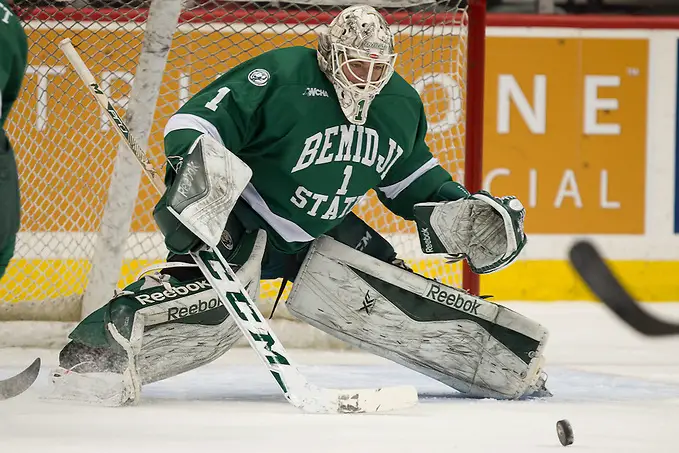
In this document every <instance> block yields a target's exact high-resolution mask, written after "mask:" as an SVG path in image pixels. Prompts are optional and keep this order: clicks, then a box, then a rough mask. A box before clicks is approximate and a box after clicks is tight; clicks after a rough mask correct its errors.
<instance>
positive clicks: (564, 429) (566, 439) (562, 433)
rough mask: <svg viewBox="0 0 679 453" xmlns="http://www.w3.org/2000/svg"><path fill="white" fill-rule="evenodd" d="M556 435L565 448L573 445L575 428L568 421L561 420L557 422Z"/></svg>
mask: <svg viewBox="0 0 679 453" xmlns="http://www.w3.org/2000/svg"><path fill="white" fill-rule="evenodd" d="M556 434H557V436H559V442H561V445H563V446H564V447H567V446H569V445H570V444H572V443H573V427H572V426H571V424H570V423H569V422H568V420H559V421H558V422H556Z"/></svg>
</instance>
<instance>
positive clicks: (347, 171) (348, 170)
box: [335, 165, 354, 195]
mask: <svg viewBox="0 0 679 453" xmlns="http://www.w3.org/2000/svg"><path fill="white" fill-rule="evenodd" d="M353 171H354V167H352V166H351V165H347V166H346V167H344V179H343V180H342V185H341V186H340V188H339V189H337V192H335V195H346V194H347V188H348V187H349V180H350V179H351V173H353Z"/></svg>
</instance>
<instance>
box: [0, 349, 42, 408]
mask: <svg viewBox="0 0 679 453" xmlns="http://www.w3.org/2000/svg"><path fill="white" fill-rule="evenodd" d="M38 374H40V359H39V358H37V359H35V360H34V361H33V363H31V364H30V365H29V366H28V368H26V369H25V370H24V371H22V372H21V373H19V374H17V375H16V376H12V377H11V378H8V379H5V380H0V400H6V399H9V398H14V397H15V396H17V395H21V394H22V393H24V392H25V391H26V390H28V388H29V387H30V386H31V385H33V383H34V382H35V380H36V379H37V378H38Z"/></svg>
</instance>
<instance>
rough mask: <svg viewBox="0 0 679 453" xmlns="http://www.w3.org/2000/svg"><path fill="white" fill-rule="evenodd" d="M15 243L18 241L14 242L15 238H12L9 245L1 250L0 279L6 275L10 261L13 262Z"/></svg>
mask: <svg viewBox="0 0 679 453" xmlns="http://www.w3.org/2000/svg"><path fill="white" fill-rule="evenodd" d="M15 243H16V241H15V240H14V237H11V238H10V240H9V241H8V243H7V244H5V246H4V247H2V248H0V279H2V276H3V275H5V271H6V270H7V266H8V265H9V260H11V259H12V256H13V255H14V245H15Z"/></svg>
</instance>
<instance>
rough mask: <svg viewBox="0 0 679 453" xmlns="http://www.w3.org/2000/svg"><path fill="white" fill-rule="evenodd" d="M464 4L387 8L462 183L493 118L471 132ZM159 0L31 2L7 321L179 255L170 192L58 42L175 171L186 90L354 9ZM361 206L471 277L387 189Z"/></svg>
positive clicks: (95, 301)
mask: <svg viewBox="0 0 679 453" xmlns="http://www.w3.org/2000/svg"><path fill="white" fill-rule="evenodd" d="M456 1H457V0H456ZM456 1H453V2H451V1H440V0H436V1H432V2H427V3H424V4H419V5H412V3H411V2H405V1H401V2H399V1H393V2H390V3H389V5H390V6H392V7H389V8H386V9H385V8H382V9H381V11H382V12H383V13H384V14H385V16H386V17H387V19H388V21H389V23H390V24H391V26H392V28H393V30H394V31H395V32H396V50H397V52H398V53H399V57H398V60H397V67H396V69H397V71H398V72H399V73H400V74H402V75H403V76H404V77H405V79H406V80H408V81H409V82H411V83H412V84H413V85H414V86H415V88H416V89H417V90H418V92H419V93H420V95H421V97H422V99H423V100H424V104H425V107H426V113H427V116H428V119H429V134H428V143H429V145H430V147H431V149H432V151H433V152H434V153H435V155H436V156H437V157H438V158H439V160H440V161H441V162H442V164H443V165H444V166H445V167H446V168H447V169H448V170H450V171H451V173H452V174H453V175H454V177H455V179H457V180H459V181H460V182H462V181H464V178H465V164H466V165H467V167H468V168H469V165H470V164H471V163H473V162H472V161H471V160H470V159H471V158H468V159H465V155H466V154H467V155H470V153H469V151H467V153H465V141H466V140H465V138H466V136H467V135H468V134H469V133H470V131H469V130H467V129H469V128H470V127H478V128H480V127H481V125H480V124H477V125H473V124H472V126H466V123H468V122H467V121H466V119H467V115H466V110H467V109H466V101H467V98H468V97H469V88H468V78H467V66H468V65H467V62H468V61H469V58H470V57H469V56H468V48H469V43H470V39H469V24H470V22H472V21H473V20H474V17H473V15H471V14H468V10H467V6H466V3H461V4H457V3H456ZM155 3H157V5H156V4H155ZM155 3H153V2H151V3H149V2H146V1H140V0H73V1H57V0H23V1H19V2H17V5H16V9H17V10H18V12H19V15H20V16H21V18H22V19H23V20H24V21H25V28H26V32H27V35H28V40H29V68H28V73H27V75H26V79H25V83H24V89H23V93H22V95H21V98H20V99H19V100H18V101H17V103H16V105H15V108H14V110H13V113H12V115H11V117H10V119H9V124H8V135H9V137H10V139H11V141H12V143H13V146H14V149H15V151H16V156H17V161H18V167H19V173H20V184H21V198H22V205H21V206H22V218H21V220H22V226H21V231H20V233H19V236H18V241H17V249H16V253H15V256H14V259H13V260H12V261H11V263H10V266H9V268H8V271H7V274H6V275H5V277H4V278H3V279H2V281H1V282H0V320H17V319H29V320H34V321H35V320H46V321H71V322H74V321H77V320H79V319H81V317H82V316H83V315H85V314H87V313H90V312H91V311H92V310H94V309H96V308H97V307H99V306H101V305H102V304H103V303H105V302H106V301H107V300H108V299H109V298H110V296H111V295H112V294H113V289H114V288H115V287H122V286H123V285H125V284H126V283H129V282H131V281H133V280H134V279H135V277H136V275H137V274H138V273H139V271H140V270H141V269H142V268H144V267H145V266H147V265H149V264H151V263H155V262H160V261H162V260H163V259H164V257H165V255H166V253H167V250H166V249H165V247H164V245H163V240H162V236H161V235H160V234H159V233H158V230H157V228H156V225H155V224H154V221H153V217H152V215H151V212H152V209H153V206H154V204H155V203H156V201H157V199H158V195H157V194H156V192H155V191H154V190H153V188H152V187H151V185H150V184H149V182H148V181H147V180H145V178H143V177H141V175H140V172H139V170H138V169H137V168H136V165H137V164H136V163H134V162H131V161H130V160H129V159H125V158H124V156H125V154H124V152H122V154H121V155H120V156H119V155H118V154H119V153H118V140H117V138H116V135H115V132H114V131H113V130H112V128H111V127H110V125H109V124H108V122H107V119H106V117H105V116H104V115H103V113H102V111H101V110H100V109H99V107H98V106H97V105H96V104H95V102H94V101H93V100H92V99H91V97H90V95H89V94H88V93H87V91H86V89H85V88H84V86H83V85H82V82H81V81H80V80H79V79H78V78H77V76H76V74H75V73H74V71H73V70H72V68H71V67H70V66H69V64H68V62H67V61H66V59H65V57H64V56H63V54H62V53H61V52H60V51H59V49H58V46H57V45H58V43H59V41H60V40H62V39H63V38H70V39H71V40H72V42H73V43H74V45H75V46H76V47H77V49H78V51H79V52H80V53H81V55H82V57H83V59H84V60H85V62H86V63H87V65H88V66H89V68H90V69H91V71H92V73H93V74H94V75H95V77H96V78H97V79H98V81H99V82H100V86H101V88H102V89H103V90H104V91H105V92H106V94H107V95H108V96H109V97H110V98H111V99H112V100H113V101H114V103H115V107H116V108H117V109H118V110H119V112H121V113H123V112H124V113H125V117H126V120H127V122H128V123H129V125H130V127H131V129H132V130H133V131H134V132H135V133H136V134H137V135H138V136H139V137H141V138H142V140H141V141H142V142H143V141H144V140H145V139H146V138H147V137H148V148H149V151H150V155H151V156H152V160H153V162H154V164H155V165H156V166H157V167H159V168H162V167H164V159H163V150H162V133H163V128H164V126H165V123H166V121H167V119H168V118H169V117H170V115H172V114H173V113H174V112H175V111H176V110H177V109H178V108H179V107H180V106H181V105H182V104H183V103H184V102H185V101H186V100H187V99H189V98H190V97H191V96H192V95H193V94H194V93H196V92H197V91H198V90H199V89H201V88H202V87H204V86H205V85H206V84H208V83H209V82H211V81H212V80H214V79H215V78H216V77H217V76H218V75H220V74H221V73H223V72H225V71H227V70H228V69H229V68H232V67H234V66H236V65H237V64H239V63H240V62H243V61H244V60H246V59H248V58H250V57H253V56H255V55H258V54H260V53H262V52H265V51H267V50H270V49H274V48H279V47H284V46H292V45H301V46H308V47H314V46H315V40H316V33H317V32H318V31H319V30H322V29H323V28H324V27H326V26H327V24H328V23H329V22H330V21H331V20H332V18H333V17H334V16H335V15H336V14H337V12H338V11H339V9H338V7H339V6H340V5H339V4H337V3H335V4H334V5H325V4H318V2H313V4H303V3H295V4H291V3H275V4H271V3H266V4H264V3H255V2H221V1H219V2H217V1H214V0H205V1H202V0H189V1H185V2H182V1H180V0H162V1H160V0H156V2H155ZM321 3H323V2H321ZM399 4H401V5H405V6H398V5H399ZM409 5H412V6H409ZM341 6H344V5H341ZM168 48H169V53H168V52H166V51H167V49H168ZM166 53H167V58H165V54H166ZM482 83H483V82H482V81H481V84H482ZM476 102H482V100H477V101H476ZM154 107H155V108H154ZM479 123H480V121H479ZM467 177H468V178H469V174H468V175H467ZM355 210H356V212H357V213H358V214H359V215H360V216H361V217H363V218H364V219H365V220H367V221H368V223H370V224H371V225H372V226H373V227H374V228H376V229H377V230H378V231H380V232H381V233H383V234H385V235H386V236H387V237H389V238H390V239H391V240H392V242H393V244H394V245H395V247H396V249H397V251H398V252H399V254H400V255H401V256H402V257H403V258H405V259H406V260H407V261H408V263H409V264H410V265H411V266H413V267H414V268H415V269H416V270H417V271H419V272H421V273H423V274H425V275H427V276H430V277H436V278H440V279H442V280H443V281H445V282H447V283H452V284H456V285H462V272H461V267H460V265H459V264H456V265H451V264H446V263H445V261H444V259H443V258H442V257H441V258H439V257H437V258H432V257H431V256H425V255H424V254H422V253H421V251H420V247H419V243H418V239H417V236H416V232H415V230H414V227H413V226H414V225H413V224H412V223H411V222H405V221H403V220H399V219H397V218H396V217H395V216H394V215H392V214H391V213H390V212H388V211H387V210H386V209H385V208H383V207H382V206H381V205H380V204H379V202H378V201H377V198H376V196H375V194H374V193H372V192H371V193H369V194H368V196H367V197H365V199H364V200H362V201H361V202H360V204H359V205H358V206H357V207H356V209H355ZM279 284H280V283H279V282H265V283H264V284H263V285H262V299H263V300H267V299H271V298H273V297H274V296H275V294H276V292H277V290H278V286H279Z"/></svg>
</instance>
